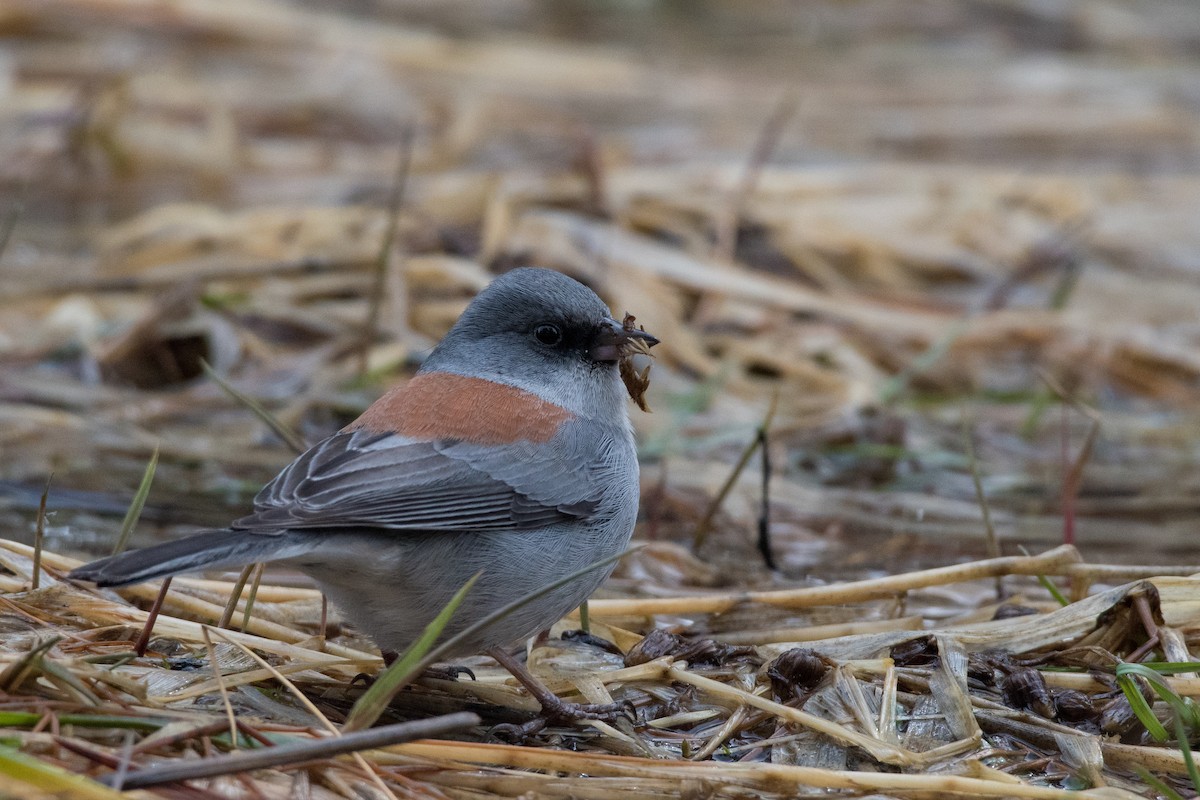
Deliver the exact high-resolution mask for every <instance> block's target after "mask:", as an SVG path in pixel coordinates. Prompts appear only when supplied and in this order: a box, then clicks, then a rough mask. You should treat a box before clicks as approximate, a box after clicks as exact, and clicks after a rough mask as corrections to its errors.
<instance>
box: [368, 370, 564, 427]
mask: <svg viewBox="0 0 1200 800" xmlns="http://www.w3.org/2000/svg"><path fill="white" fill-rule="evenodd" d="M572 417H574V415H573V414H572V413H571V412H570V411H567V410H566V409H565V408H562V407H560V406H556V405H554V404H553V403H549V402H547V401H545V400H543V399H541V398H540V397H538V396H537V395H535V394H532V393H531V392H527V391H525V390H524V389H518V388H516V387H515V386H506V385H505V384H502V383H494V382H492V381H487V380H483V379H482V378H468V377H466V376H464V375H454V374H453V373H449V372H427V373H423V374H420V375H417V376H416V377H414V378H413V379H412V380H410V381H409V382H408V383H406V384H403V385H402V386H397V387H395V388H393V389H391V390H390V391H388V393H387V394H385V395H384V396H383V397H381V398H379V399H378V400H376V401H375V402H374V403H372V404H371V407H370V408H368V409H367V410H366V411H364V412H363V413H362V416H360V417H359V418H358V419H356V420H355V421H354V422H351V423H350V424H349V425H347V426H346V427H345V428H344V430H348V431H352V430H358V429H360V428H365V429H366V430H369V431H375V432H377V433H398V434H400V435H401V436H407V437H409V438H412V439H419V440H425V441H428V440H433V439H462V440H464V441H468V442H474V443H476V444H510V443H512V442H518V441H530V442H545V441H549V440H550V439H551V438H552V437H553V436H554V434H555V433H557V432H558V428H559V426H561V425H562V424H563V423H564V422H566V421H567V420H569V419H571V418H572Z"/></svg>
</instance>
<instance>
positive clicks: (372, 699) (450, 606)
mask: <svg viewBox="0 0 1200 800" xmlns="http://www.w3.org/2000/svg"><path fill="white" fill-rule="evenodd" d="M482 574H483V573H482V572H476V573H475V574H474V575H472V576H471V578H470V580H468V581H467V582H466V583H464V584H463V585H462V588H461V589H459V590H458V591H457V592H455V593H454V597H451V598H450V602H449V603H446V605H445V607H443V608H442V610H441V611H440V612H438V615H437V616H436V617H434V618H433V621H432V622H430V623H429V624H428V625H426V626H425V630H424V631H422V632H421V638H419V639H417V641H415V642H413V643H412V645H410V646H409V648H408V649H407V650H405V651H404V655H403V656H401V657H400V658H398V659H396V662H395V663H394V664H392V665H391V666H390V667H388V668H387V669H386V670H384V672H383V674H382V675H380V676H379V677H378V678H376V679H375V683H373V684H371V688H369V689H367V691H366V692H364V693H363V696H362V697H360V698H358V702H357V703H355V704H354V707H353V708H351V709H350V716H349V717H348V718H347V719H346V724H345V725H344V726H342V731H343V732H348V731H357V730H361V729H363V728H369V727H371V725H373V724H375V721H376V720H378V719H379V717H380V716H381V715H382V714H383V712H384V711H385V710H386V709H387V707H388V703H390V702H392V698H394V697H395V696H396V694H397V693H398V692H399V691H400V690H401V689H403V688H404V687H405V686H406V685H407V684H408V683H409V682H410V681H411V680H412V679H413V678H414V677H416V675H417V673H418V672H419V671H420V670H421V669H422V668H423V667H422V666H421V663H420V662H421V660H422V659H423V658H424V657H425V656H426V655H427V654H428V653H429V650H430V648H432V647H433V644H434V642H436V641H437V639H438V637H439V636H441V635H442V631H443V630H445V628H446V625H448V624H449V623H450V618H451V617H453V616H454V612H455V611H457V610H458V607H459V606H460V605H462V601H463V599H464V598H466V596H467V592H469V591H471V587H472V586H474V585H475V582H476V581H477V580H479V576H480V575H482Z"/></svg>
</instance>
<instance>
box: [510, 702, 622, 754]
mask: <svg viewBox="0 0 1200 800" xmlns="http://www.w3.org/2000/svg"><path fill="white" fill-rule="evenodd" d="M619 719H627V720H629V721H631V722H636V721H637V710H636V709H635V708H634V705H633V703H632V702H630V701H628V700H623V701H621V702H618V703H571V702H568V701H566V700H563V699H562V698H560V697H557V696H554V699H553V700H550V701H545V700H543V701H542V710H541V713H540V714H538V715H537V716H536V717H534V718H533V719H531V720H529V721H528V722H524V723H521V724H517V723H508V722H506V723H503V724H501V725H497V726H495V727H494V728H492V731H491V733H492V736H494V737H495V738H497V739H499V740H500V741H503V742H508V743H510V744H522V743H524V742H527V741H529V739H531V738H532V737H534V736H536V735H537V734H539V733H541V732H542V731H543V730H544V729H545V728H546V726H548V725H552V724H559V725H562V724H568V725H569V724H574V723H576V722H582V721H584V720H600V721H601V722H609V723H612V722H616V721H617V720H619Z"/></svg>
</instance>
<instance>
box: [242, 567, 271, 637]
mask: <svg viewBox="0 0 1200 800" xmlns="http://www.w3.org/2000/svg"><path fill="white" fill-rule="evenodd" d="M265 568H266V564H262V563H259V564H255V565H254V578H253V580H251V581H250V595H249V596H248V597H247V598H246V608H245V610H244V611H243V612H242V630H246V629H247V628H249V627H250V612H251V610H253V608H254V598H255V597H257V596H258V586H259V584H260V583H262V576H263V570H264V569H265Z"/></svg>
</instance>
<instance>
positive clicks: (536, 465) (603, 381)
mask: <svg viewBox="0 0 1200 800" xmlns="http://www.w3.org/2000/svg"><path fill="white" fill-rule="evenodd" d="M635 340H641V341H642V342H644V343H645V344H646V345H647V346H649V345H654V344H657V342H658V340H657V339H655V338H654V337H653V336H651V335H650V334H648V333H645V332H644V331H639V330H631V329H630V328H629V327H628V326H625V325H622V324H621V323H619V322H617V321H615V320H614V319H613V318H612V317H611V315H610V314H609V310H608V308H607V307H606V306H605V305H604V303H603V302H602V301H601V300H600V298H599V297H597V296H596V294H595V293H594V292H592V291H591V290H590V289H588V288H587V287H585V286H584V285H583V284H581V283H579V282H577V281H575V280H573V279H571V278H568V277H566V276H565V275H561V274H559V273H557V272H552V271H550V270H542V269H517V270H513V271H512V272H509V273H506V274H505V275H503V276H501V277H499V278H497V279H496V280H495V281H493V282H492V283H491V285H489V286H488V287H487V288H486V289H484V290H483V291H482V292H481V293H480V294H479V295H478V296H477V297H476V298H475V299H474V300H473V301H472V302H471V304H470V305H469V306H468V307H467V309H466V311H464V312H463V315H462V317H460V318H459V320H458V322H457V323H455V325H454V327H453V328H452V329H451V330H450V332H449V333H448V334H447V335H446V338H445V339H443V340H442V342H441V343H440V344H438V346H437V347H436V348H434V350H433V352H432V353H431V354H430V356H429V358H428V359H427V360H426V361H425V363H424V364H423V365H422V366H421V368H420V370H419V371H418V372H417V374H416V375H415V376H414V377H413V378H412V379H411V380H409V381H408V382H407V383H405V384H403V385H401V386H397V387H395V388H393V389H392V390H391V391H389V392H388V393H386V394H385V395H383V396H382V397H381V398H379V400H377V401H376V402H375V403H374V404H373V405H371V407H370V408H368V409H367V410H366V411H365V412H363V414H362V416H360V417H359V418H358V419H357V420H355V421H354V422H353V423H351V424H350V425H348V426H346V427H345V428H344V429H342V430H341V431H339V432H338V433H335V434H333V435H332V436H330V437H329V438H327V439H325V440H324V441H321V442H319V443H318V444H316V445H314V446H313V447H312V448H310V449H309V450H308V451H306V452H305V453H304V454H302V455H301V456H299V457H298V458H297V459H296V460H295V461H293V462H292V463H291V464H289V465H288V466H287V467H285V468H284V470H283V471H282V472H280V473H279V475H278V476H276V478H275V479H274V480H272V481H271V482H270V483H269V484H267V486H266V487H265V488H263V490H262V491H261V492H259V494H258V496H257V497H255V499H254V513H252V514H250V515H249V516H246V517H242V518H241V519H239V520H237V521H236V522H234V523H233V524H232V525H230V526H229V528H227V529H220V530H206V531H202V532H200V533H196V534H194V535H191V536H188V537H187V538H184V539H180V540H177V541H173V542H167V543H164V544H159V545H155V546H152V547H147V548H144V549H141V550H134V551H131V552H127V553H122V554H120V555H117V556H113V557H111V558H105V559H101V560H99V561H95V562H93V563H91V564H87V565H85V566H82V567H79V568H78V569H76V570H74V571H73V572H72V573H71V574H70V577H71V578H76V579H80V580H87V581H93V582H95V583H97V584H99V585H101V586H121V585H125V584H129V583H136V582H140V581H146V580H151V579H154V578H162V577H166V576H168V575H175V574H177V573H181V572H187V571H190V570H198V569H211V568H218V567H233V566H239V565H244V564H248V563H253V562H257V561H286V562H287V563H289V564H291V565H294V566H295V567H297V568H298V569H300V570H302V571H303V572H305V573H307V574H308V575H310V576H312V578H313V579H314V580H316V582H317V583H318V584H319V585H320V587H321V590H322V591H323V592H325V594H326V595H328V597H329V598H330V600H332V601H333V603H334V604H335V605H336V606H337V607H338V608H339V609H340V610H341V611H342V613H343V614H344V615H345V616H346V617H347V618H348V619H349V620H351V621H352V622H353V623H354V624H355V625H357V626H358V627H359V628H361V629H362V630H363V631H365V632H366V633H367V634H369V635H370V636H371V637H372V638H373V639H374V640H375V642H376V644H378V645H379V646H380V648H382V649H383V650H384V651H389V650H390V651H401V650H403V649H404V648H406V647H407V646H408V645H409V644H411V643H412V642H413V641H414V640H415V639H416V638H417V637H418V636H419V635H420V633H421V631H422V630H423V629H424V627H425V626H426V625H427V624H428V623H429V622H430V621H431V620H432V619H433V617H434V616H435V615H436V614H437V613H438V612H439V611H440V610H441V609H442V607H443V606H445V604H446V603H447V602H448V601H449V600H450V598H451V597H452V596H453V595H454V593H455V592H456V591H457V590H458V589H459V588H460V587H461V586H462V585H463V584H464V583H465V582H466V581H467V580H468V579H469V578H470V577H471V576H472V575H474V574H475V573H476V572H479V571H482V576H481V577H480V578H479V581H478V583H476V585H475V586H474V587H473V588H472V590H471V591H470V593H469V594H468V595H467V597H466V599H465V600H464V602H463V604H462V605H461V606H460V607H459V609H458V612H457V613H456V614H455V616H454V619H453V620H452V621H451V623H450V625H449V627H448V628H447V630H446V633H445V635H446V636H449V635H452V634H454V633H456V632H457V631H459V630H462V629H463V628H465V627H466V626H467V625H469V624H470V623H472V622H474V621H476V620H478V619H480V618H482V617H484V616H486V615H487V614H489V613H490V612H492V611H494V610H496V609H498V608H500V607H501V606H503V605H505V604H507V603H509V602H511V601H513V600H516V599H518V598H520V597H522V596H524V595H526V594H528V593H529V592H531V591H532V590H534V589H536V588H538V587H540V586H545V585H548V584H550V583H553V582H554V581H556V580H558V579H560V578H562V577H564V576H566V575H569V574H571V573H572V572H575V571H577V570H579V569H581V568H583V567H586V566H587V565H588V564H591V563H594V562H596V561H599V560H601V559H604V558H606V557H609V556H613V555H615V554H617V553H620V552H621V551H622V550H623V549H624V548H625V547H626V545H627V544H628V542H629V537H630V535H631V533H632V531H633V524H634V519H635V517H636V515H637V507H638V462H637V457H636V453H635V450H634V443H633V432H632V428H631V426H630V422H629V416H628V413H627V410H626V403H627V394H626V390H625V387H624V385H623V383H622V380H621V378H620V376H619V374H618V362H619V360H620V359H621V358H622V357H623V356H625V355H626V354H627V352H628V351H629V349H630V347H631V346H633V345H634V342H635ZM612 569H613V567H612V566H611V565H610V566H606V567H603V568H599V569H596V570H595V571H593V572H591V573H589V574H587V575H586V577H583V578H581V579H579V580H576V581H574V582H572V583H570V584H568V585H565V586H562V587H560V588H558V589H555V590H554V591H552V592H550V593H549V594H547V595H545V596H543V597H541V598H539V599H537V600H536V601H534V602H532V603H530V604H528V605H526V606H524V607H523V608H521V609H519V610H518V611H516V612H515V613H513V614H511V615H510V616H508V617H507V618H505V619H503V620H501V621H499V622H497V623H496V624H495V625H493V626H491V627H489V628H487V629H486V630H483V631H481V632H479V633H478V634H477V635H476V636H474V637H472V638H471V639H470V640H469V641H467V642H464V643H463V645H462V646H461V648H459V649H458V651H457V652H455V653H452V654H450V655H463V654H467V653H474V652H480V651H483V650H487V651H488V652H490V653H492V654H493V655H495V656H498V657H501V659H502V660H503V657H505V656H506V654H504V653H502V651H500V650H499V646H501V645H508V644H512V643H514V642H517V641H519V640H521V639H523V638H525V637H528V636H530V635H532V634H534V633H537V632H539V631H541V630H544V629H545V628H547V627H549V626H550V625H552V624H553V623H554V622H556V621H557V620H559V619H560V618H562V616H563V615H565V614H567V613H568V612H570V611H571V610H572V609H574V608H576V607H577V606H578V605H579V604H580V603H582V602H583V601H584V600H585V599H587V597H588V596H589V595H590V594H591V593H592V592H593V591H594V590H595V589H596V587H597V586H599V585H600V584H601V583H602V582H603V581H604V579H605V578H607V577H608V575H609V574H610V573H611V572H612ZM508 659H509V661H510V662H511V657H508ZM505 666H508V667H510V669H511V668H512V664H511V663H507V664H505ZM518 666H519V665H518ZM520 677H521V676H520V675H518V678H520ZM522 682H524V680H523V679H522ZM539 699H540V700H543V705H545V704H546V701H547V700H548V698H545V697H539ZM548 710H549V709H548ZM558 710H561V709H558Z"/></svg>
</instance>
